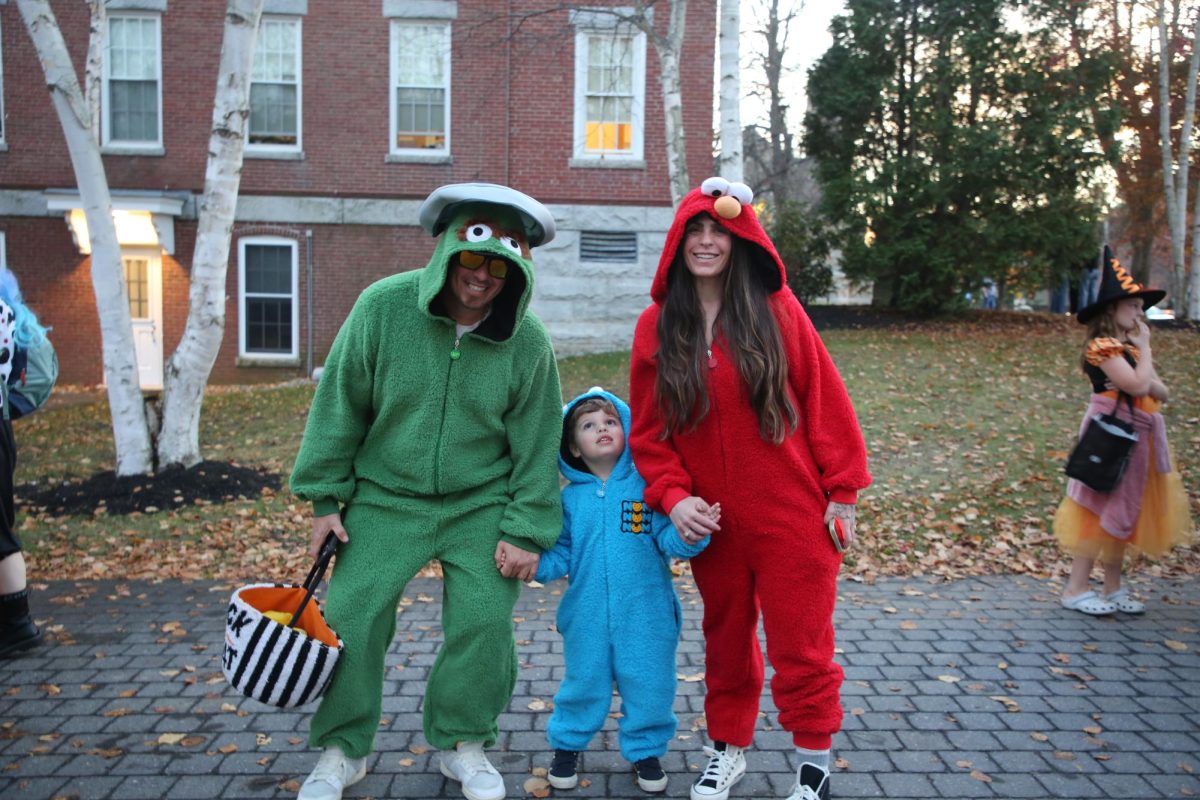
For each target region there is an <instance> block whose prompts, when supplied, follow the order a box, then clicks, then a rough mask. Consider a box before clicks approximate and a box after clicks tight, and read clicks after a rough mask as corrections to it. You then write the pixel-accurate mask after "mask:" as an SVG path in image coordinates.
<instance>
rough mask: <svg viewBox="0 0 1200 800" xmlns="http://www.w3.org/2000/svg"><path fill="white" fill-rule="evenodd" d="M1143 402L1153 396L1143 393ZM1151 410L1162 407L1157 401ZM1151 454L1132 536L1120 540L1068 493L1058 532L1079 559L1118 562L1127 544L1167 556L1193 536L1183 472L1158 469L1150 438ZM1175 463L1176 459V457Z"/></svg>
mask: <svg viewBox="0 0 1200 800" xmlns="http://www.w3.org/2000/svg"><path fill="white" fill-rule="evenodd" d="M1141 400H1142V401H1146V400H1149V398H1141ZM1151 403H1153V408H1148V409H1146V410H1148V411H1152V412H1153V411H1157V410H1158V408H1157V406H1158V404H1157V403H1154V401H1150V403H1144V402H1139V403H1138V405H1139V406H1142V405H1150V404H1151ZM1147 444H1148V445H1149V447H1150V448H1151V450H1150V458H1149V459H1148V463H1147V465H1146V467H1147V469H1148V470H1149V473H1148V474H1147V475H1146V487H1145V489H1144V490H1143V491H1142V506H1141V510H1140V511H1139V512H1138V518H1137V524H1136V525H1135V526H1134V529H1133V533H1132V534H1131V535H1130V537H1129V538H1128V539H1118V538H1117V537H1115V536H1112V535H1110V534H1109V533H1108V532H1107V531H1105V530H1104V529H1103V528H1102V527H1100V518H1099V517H1098V516H1096V514H1094V513H1092V512H1091V511H1089V510H1088V509H1086V508H1084V507H1083V506H1081V505H1079V504H1078V503H1076V502H1075V501H1074V500H1072V499H1071V498H1070V497H1064V498H1063V501H1062V503H1061V504H1060V505H1059V507H1058V512H1057V513H1056V514H1055V515H1054V535H1055V537H1056V538H1057V539H1058V542H1059V544H1060V545H1062V548H1063V549H1064V550H1066V551H1067V552H1068V553H1070V554H1071V555H1073V556H1075V557H1077V558H1093V559H1096V560H1097V561H1100V562H1102V563H1106V564H1111V563H1115V562H1119V561H1120V560H1121V559H1122V558H1123V557H1124V555H1125V551H1126V549H1127V548H1133V549H1134V550H1136V551H1137V552H1140V553H1141V554H1143V555H1146V556H1149V557H1150V558H1158V557H1160V556H1162V555H1165V554H1166V553H1167V552H1168V551H1170V550H1171V548H1173V547H1175V546H1177V545H1181V544H1186V543H1188V542H1189V541H1191V539H1192V536H1193V528H1192V519H1191V514H1190V513H1189V510H1188V498H1187V492H1185V491H1184V488H1183V479H1182V478H1180V476H1179V473H1178V472H1175V471H1174V470H1172V471H1171V472H1158V471H1157V470H1155V469H1154V449H1153V448H1154V445H1153V444H1152V443H1149V442H1148V443H1147ZM1172 463H1174V462H1173V461H1172Z"/></svg>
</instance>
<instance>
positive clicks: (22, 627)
mask: <svg viewBox="0 0 1200 800" xmlns="http://www.w3.org/2000/svg"><path fill="white" fill-rule="evenodd" d="M41 638H42V632H41V631H40V630H38V626H37V625H34V624H33V618H32V617H30V616H29V589H22V590H21V591H19V592H13V593H12V594H0V658H9V657H11V656H14V655H16V654H17V653H18V652H19V651H21V650H28V649H29V648H31V647H33V646H35V645H36V644H37V643H38V642H39V641H40V640H41Z"/></svg>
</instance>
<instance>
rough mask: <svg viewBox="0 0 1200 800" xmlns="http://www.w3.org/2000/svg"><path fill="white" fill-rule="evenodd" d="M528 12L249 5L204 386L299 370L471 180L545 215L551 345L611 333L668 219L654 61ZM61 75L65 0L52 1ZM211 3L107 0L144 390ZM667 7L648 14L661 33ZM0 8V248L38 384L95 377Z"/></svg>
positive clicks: (206, 113)
mask: <svg viewBox="0 0 1200 800" xmlns="http://www.w3.org/2000/svg"><path fill="white" fill-rule="evenodd" d="M618 4H619V0H618V2H612V0H598V2H595V3H590V4H588V6H587V8H580V9H577V10H571V11H568V10H558V11H553V12H550V13H531V12H538V11H539V10H541V11H545V9H548V8H552V7H556V6H558V5H559V4H557V3H550V2H545V0H543V1H542V2H534V1H532V0H506V1H505V2H494V1H493V0H460V1H459V2H452V1H451V0H338V1H337V2H315V1H314V2H308V0H265V6H264V9H265V11H264V17H263V23H262V25H261V26H260V29H259V39H258V45H257V50H256V60H255V69H254V75H253V81H252V86H251V117H250V125H249V132H248V139H247V147H246V156H245V163H244V166H243V172H242V184H241V194H240V197H239V200H238V206H237V214H236V222H235V226H234V231H233V239H232V242H231V247H230V259H229V271H228V303H227V308H226V329H225V338H224V342H223V344H222V347H221V351H220V354H219V356H218V358H217V362H216V366H215V367H214V370H213V375H212V380H213V382H216V383H245V382H252V381H273V380H282V379H286V378H291V377H295V376H297V375H303V374H305V372H306V370H307V369H309V368H310V367H311V366H319V365H320V364H321V361H322V359H323V358H324V355H325V353H326V352H327V351H328V349H329V346H330V344H331V343H332V340H333V337H334V335H335V334H336V332H337V330H338V327H339V326H340V324H341V321H342V319H343V318H344V317H345V315H346V313H347V312H348V311H349V309H350V306H351V304H352V303H353V302H354V299H355V298H356V297H357V295H358V293H359V292H360V291H361V290H362V289H363V288H364V287H365V286H367V285H368V284H369V283H371V282H372V281H374V280H376V279H378V278H380V277H383V276H385V275H388V274H390V273H393V272H398V271H402V270H406V269H413V268H417V267H420V266H423V265H424V263H425V261H426V260H427V259H428V257H429V254H430V253H431V252H432V250H433V244H434V241H433V239H431V238H429V237H428V236H427V235H426V234H425V233H424V232H423V231H422V230H421V229H420V228H419V227H418V225H417V208H418V207H419V205H420V203H421V200H422V199H424V197H425V196H426V195H428V193H429V192H430V191H431V190H433V189H434V188H436V187H437V186H440V185H442V184H446V183H458V182H466V181H488V182H495V183H503V184H507V185H510V186H513V187H515V188H518V189H521V190H522V191H525V192H527V193H529V194H531V195H533V196H534V197H536V198H538V199H539V200H541V201H542V202H544V203H546V204H547V205H548V206H549V207H550V209H551V211H552V212H553V213H554V215H555V217H556V219H557V220H558V223H559V234H558V237H557V238H556V239H555V240H554V241H553V242H551V243H550V244H548V245H546V246H545V247H542V248H539V249H537V250H536V251H535V252H534V263H535V268H536V270H537V276H538V280H537V284H536V291H535V297H534V301H533V308H534V310H535V311H536V312H537V313H538V314H539V315H540V316H541V317H542V318H543V319H544V320H545V321H546V323H547V325H548V327H549V329H550V332H551V335H552V336H553V337H554V341H555V346H556V348H557V350H558V352H559V353H560V354H570V353H580V352H595V351H603V350H612V349H618V348H621V347H626V346H628V343H629V341H630V340H631V339H632V334H633V325H634V322H635V320H636V316H637V314H638V312H639V311H640V310H641V309H642V308H643V307H644V306H645V304H646V302H647V299H648V291H649V285H650V278H651V276H652V274H653V270H654V267H655V265H656V263H657V258H658V252H659V249H660V248H661V245H662V243H663V239H664V236H665V231H666V229H667V226H668V224H669V221H670V216H671V198H670V192H669V189H668V182H667V168H666V155H665V143H664V141H665V134H664V131H663V111H662V100H661V94H660V90H659V78H658V59H657V56H656V55H655V52H654V48H653V45H652V44H651V43H650V42H649V41H647V37H646V36H645V35H643V34H642V33H640V32H638V31H636V30H633V29H632V28H629V27H627V26H624V27H623V26H620V25H618V23H617V22H616V20H615V18H614V17H613V16H612V15H611V14H605V13H603V11H602V10H600V9H603V8H605V7H608V6H615V5H618ZM51 5H52V7H53V9H54V11H55V14H56V15H57V17H58V21H59V24H60V27H61V28H62V31H63V35H64V37H65V40H66V43H67V47H68V49H69V50H70V52H71V54H72V57H73V58H74V59H75V63H76V67H77V69H78V70H79V72H80V76H81V79H82V71H83V64H84V58H85V55H86V50H87V36H88V18H87V9H86V4H84V3H81V2H76V0H70V1H68V0H54V2H52V3H51ZM715 5H716V3H715V0H691V2H690V3H689V6H688V18H687V30H686V37H685V42H684V47H683V58H682V63H683V69H684V72H685V74H684V78H683V80H684V85H683V86H682V92H683V105H684V124H685V129H686V132H687V137H688V169H689V172H690V175H691V177H692V183H693V184H696V185H698V184H699V182H700V180H702V179H703V178H704V177H706V176H707V175H708V174H710V171H711V165H712V155H711V138H712V83H713V62H714V45H715V37H716V31H715V25H716V10H715ZM224 7H225V3H224V0H186V2H185V1H184V0H109V3H108V28H107V34H108V35H107V42H106V52H105V60H104V61H105V69H104V79H103V91H102V102H101V118H102V124H101V145H102V153H103V154H104V156H103V157H104V164H105V168H106V171H107V175H108V181H109V186H110V188H111V190H112V193H113V205H114V216H115V217H116V219H117V226H118V236H119V238H120V240H121V246H122V257H123V261H124V264H125V269H126V275H127V278H128V281H129V288H130V308H131V312H132V315H133V317H134V329H135V330H134V333H135V338H136V339H137V341H138V348H139V353H138V360H139V367H140V368H141V370H142V380H143V386H144V387H146V388H154V387H155V384H156V382H161V365H162V361H163V358H164V357H167V356H169V355H170V353H171V352H172V351H173V350H174V348H175V347H176V345H177V343H178V341H179V337H180V336H181V334H182V331H183V326H184V322H185V319H186V315H187V302H188V296H187V293H188V277H189V265H190V261H191V256H192V249H193V246H194V243H195V235H196V210H197V201H198V197H199V195H200V192H201V191H202V188H203V181H204V170H205V160H206V155H207V142H208V136H209V129H210V126H211V113H212V99H213V93H214V89H215V83H216V71H217V59H218V55H219V51H220V43H221V37H222V25H223V18H224ZM664 12H665V9H660V12H659V13H658V14H656V15H655V16H654V23H655V26H656V29H659V30H661V31H662V32H664V33H665V30H666V24H667V16H668V15H667V14H666V13H664ZM79 209H80V202H79V195H78V191H77V189H76V188H75V178H74V173H73V172H72V169H71V163H70V160H69V157H68V153H67V148H66V144H65V142H64V140H63V135H62V131H61V128H60V127H59V122H58V119H57V117H56V115H55V113H54V110H53V107H52V106H51V103H50V101H49V99H48V97H47V92H46V87H45V81H44V80H43V78H42V72H41V69H40V67H39V66H38V63H37V59H36V56H35V53H34V50H33V46H32V44H31V43H30V41H29V38H28V35H27V34H26V31H25V29H24V25H23V23H22V20H21V18H20V15H19V14H18V12H17V8H16V6H15V4H14V3H11V2H7V0H0V262H3V263H6V264H7V266H8V267H9V268H11V269H12V270H13V271H14V272H16V273H17V275H18V277H19V278H20V280H21V285H22V289H23V291H24V293H25V295H26V299H27V301H28V302H29V303H30V305H31V306H33V307H34V308H35V309H36V310H37V311H38V312H39V315H40V316H41V318H42V319H43V321H44V322H46V323H47V324H49V325H52V326H53V327H54V329H55V330H54V334H53V338H54V340H55V343H56V346H57V348H58V351H59V356H60V359H61V365H62V380H64V381H66V382H69V383H89V384H94V383H99V382H101V381H102V380H103V375H102V368H101V347H100V341H99V323H98V319H97V315H96V309H95V299H94V296H93V293H92V284H91V278H90V274H89V256H88V252H89V247H88V242H87V232H86V224H82V212H81V211H80V210H79Z"/></svg>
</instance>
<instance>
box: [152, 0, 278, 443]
mask: <svg viewBox="0 0 1200 800" xmlns="http://www.w3.org/2000/svg"><path fill="white" fill-rule="evenodd" d="M262 6H263V0H228V4H227V5H226V8H225V34H224V40H223V42H222V44H221V60H220V67H219V69H218V70H217V87H216V95H215V98H214V101H213V115H212V132H211V133H210V134H209V139H208V167H207V169H206V171H205V175H204V196H203V197H202V198H201V201H200V221H199V226H198V230H197V232H196V247H195V249H194V250H193V252H192V278H191V285H190V287H189V292H188V318H187V324H186V325H185V326H184V330H183V338H182V339H181V340H180V342H179V346H178V347H177V348H176V350H175V352H174V353H173V354H172V355H171V358H170V359H169V360H168V361H167V364H166V368H165V370H164V375H163V414H162V417H163V419H162V431H161V432H160V434H159V436H158V461H159V465H160V466H167V465H170V464H182V465H184V466H191V465H193V464H195V463H197V462H199V461H200V460H201V458H200V409H201V406H202V404H203V402H204V387H205V386H206V385H207V384H208V377H209V375H210V374H211V373H212V366H213V363H214V362H215V361H216V359H217V352H218V350H220V347H221V339H222V338H223V337H224V335H225V275H226V272H227V271H228V266H229V241H230V237H231V235H232V233H233V213H234V209H235V206H236V205H237V196H238V188H239V186H240V184H241V178H242V156H243V153H244V150H245V143H246V123H247V120H248V118H249V116H250V72H251V70H252V68H253V66H254V45H255V41H256V38H257V31H258V23H259V19H260V18H261V16H262Z"/></svg>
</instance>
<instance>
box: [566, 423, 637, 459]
mask: <svg viewBox="0 0 1200 800" xmlns="http://www.w3.org/2000/svg"><path fill="white" fill-rule="evenodd" d="M573 433H574V435H573V437H572V438H573V441H572V443H571V454H572V455H574V456H575V457H576V458H582V459H583V461H584V463H585V464H588V465H589V466H591V464H592V463H593V462H596V463H602V464H609V465H611V464H614V463H616V461H617V459H618V458H620V457H621V453H622V452H623V451H624V450H625V429H624V428H622V427H621V420H620V418H619V417H617V416H616V415H615V414H610V413H609V412H607V411H604V410H602V409H600V410H596V411H588V412H587V413H585V414H580V415H579V417H578V418H577V419H576V420H575V430H574V432H573Z"/></svg>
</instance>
